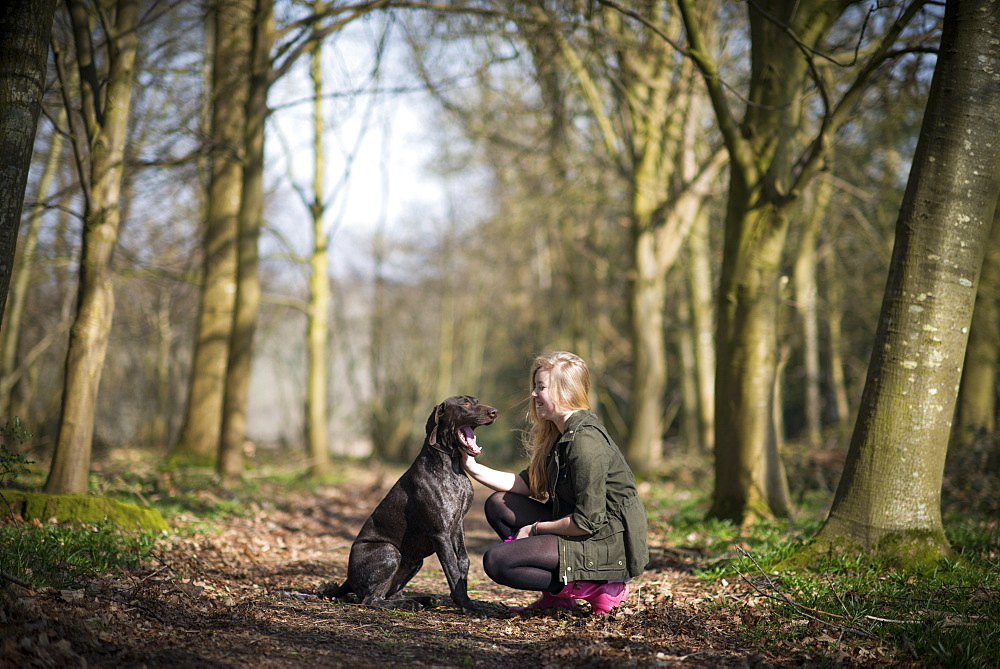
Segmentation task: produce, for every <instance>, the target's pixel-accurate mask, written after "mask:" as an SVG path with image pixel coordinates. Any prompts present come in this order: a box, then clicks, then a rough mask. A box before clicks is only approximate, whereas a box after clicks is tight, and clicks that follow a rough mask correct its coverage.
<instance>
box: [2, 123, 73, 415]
mask: <svg viewBox="0 0 1000 669" xmlns="http://www.w3.org/2000/svg"><path fill="white" fill-rule="evenodd" d="M65 121H66V108H65V107H60V109H59V113H58V118H57V120H56V122H55V124H54V126H53V130H52V135H51V137H50V140H49V151H48V156H47V157H46V159H45V167H44V168H43V170H42V174H41V176H40V177H39V178H38V191H37V195H36V198H35V199H36V200H37V202H36V203H35V204H34V205H32V207H31V213H30V214H29V215H28V229H27V230H26V231H25V234H24V241H23V242H22V243H21V248H19V249H18V253H17V254H16V255H15V260H14V274H13V277H12V279H11V285H10V300H9V301H10V309H9V310H7V311H6V313H5V317H6V321H5V322H4V323H3V330H2V331H0V369H2V373H0V416H12V415H13V414H12V413H11V410H12V407H13V402H12V398H11V393H12V392H13V391H14V385H15V384H16V380H15V369H16V368H17V349H18V345H19V344H20V342H21V324H22V320H23V316H24V309H25V306H26V305H25V299H26V297H27V295H28V286H29V284H30V283H31V275H32V272H33V271H34V269H35V254H36V251H37V249H38V235H39V233H40V232H41V229H42V215H43V214H44V213H45V205H44V204H43V203H44V201H45V199H46V198H47V197H48V196H49V191H50V190H51V188H52V183H53V181H54V180H55V177H56V173H57V172H58V170H59V165H60V164H61V161H62V157H63V156H62V152H63V151H62V150H63V135H62V128H61V126H62V125H63V124H64V123H65ZM0 313H2V312H0ZM3 317H4V316H0V318H3Z"/></svg>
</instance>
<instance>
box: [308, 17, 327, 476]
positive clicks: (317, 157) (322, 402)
mask: <svg viewBox="0 0 1000 669" xmlns="http://www.w3.org/2000/svg"><path fill="white" fill-rule="evenodd" d="M317 9H318V8H317ZM321 54H322V42H320V41H318V40H317V42H316V43H315V44H314V45H313V48H312V69H311V74H312V82H313V96H314V99H313V133H314V135H313V155H314V163H313V201H312V207H311V209H312V231H313V249H312V255H311V257H310V260H309V265H310V268H311V270H312V272H311V274H310V276H309V296H310V302H309V323H308V326H307V332H306V339H307V356H306V360H307V365H308V370H307V375H308V378H307V379H306V435H307V437H308V440H309V476H310V477H312V478H321V477H323V476H326V475H327V474H328V473H329V471H330V437H329V429H328V420H327V396H328V395H329V391H330V388H329V385H330V381H329V368H330V356H329V349H328V347H327V342H328V341H329V339H330V270H329V266H330V259H329V247H330V243H329V237H328V235H327V232H326V220H325V216H324V213H325V212H326V204H325V198H324V193H323V189H324V183H323V182H324V176H325V166H326V154H325V152H324V150H323V132H324V130H323V129H324V123H323V69H322V59H321Z"/></svg>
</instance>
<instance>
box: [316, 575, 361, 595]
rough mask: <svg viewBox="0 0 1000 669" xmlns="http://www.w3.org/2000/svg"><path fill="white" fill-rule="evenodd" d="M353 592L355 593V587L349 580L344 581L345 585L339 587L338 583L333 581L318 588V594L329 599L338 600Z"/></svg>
mask: <svg viewBox="0 0 1000 669" xmlns="http://www.w3.org/2000/svg"><path fill="white" fill-rule="evenodd" d="M351 592H354V587H353V586H352V585H351V582H350V581H349V580H347V581H344V583H343V585H337V582H336V581H331V582H330V583H327V584H326V585H321V586H320V587H318V588H316V594H317V595H318V596H320V597H326V598H327V599H337V598H339V597H343V596H344V595H346V594H348V593H351Z"/></svg>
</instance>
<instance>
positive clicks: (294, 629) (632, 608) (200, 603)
mask: <svg viewBox="0 0 1000 669" xmlns="http://www.w3.org/2000/svg"><path fill="white" fill-rule="evenodd" d="M398 473H399V472H398V471H392V470H388V469H385V470H378V471H373V470H370V469H369V470H359V471H358V472H357V473H356V474H352V477H351V479H350V482H349V483H346V484H342V485H337V486H329V487H320V488H314V489H311V490H303V489H301V488H300V489H295V490H291V491H283V492H282V493H281V494H280V495H278V496H277V498H275V499H272V500H269V502H268V503H266V504H258V503H257V502H254V501H252V500H250V501H247V503H246V504H247V507H248V508H246V509H244V511H245V512H246V513H245V515H244V516H243V517H238V518H231V519H229V520H226V521H225V522H213V521H211V520H206V519H205V518H200V517H199V516H198V515H197V514H195V513H185V514H180V515H178V516H176V517H172V518H170V519H169V520H170V522H171V523H172V525H173V526H174V527H177V528H185V527H186V528H188V529H187V531H178V532H176V533H174V534H172V535H171V536H169V537H166V538H163V539H161V540H159V541H158V542H157V544H156V547H155V549H154V553H153V556H152V557H151V558H150V559H148V560H147V561H146V563H145V565H144V567H143V569H141V570H139V571H138V572H136V573H133V574H129V575H125V576H108V575H101V576H98V577H96V578H94V579H93V580H91V581H90V582H88V583H87V584H86V585H85V586H84V587H81V588H80V589H78V590H56V589H42V590H40V591H33V590H28V589H24V588H20V587H18V586H16V585H8V586H7V587H6V588H0V667H56V666H57V667H85V666H86V667H168V666H170V667H173V666H177V667H308V666H330V667H340V666H350V667H383V666H409V667H432V666H433V667H452V666H481V667H579V666H587V667H629V666H631V667H648V666H750V667H756V666H815V665H827V666H829V665H840V666H844V665H849V666H868V665H871V666H874V665H885V664H892V663H894V662H895V661H896V659H897V658H894V651H893V650H892V649H891V648H888V647H886V646H884V645H882V644H881V643H880V642H878V641H877V640H865V639H851V638H846V637H843V636H842V635H838V633H837V632H836V631H834V630H831V629H827V628H825V627H824V626H823V625H822V624H820V623H817V622H814V621H810V620H808V619H802V620H790V619H788V618H778V617H775V619H774V620H773V625H774V626H775V632H776V633H775V634H774V636H773V638H768V639H765V640H764V641H761V640H760V638H759V636H758V637H757V638H756V639H754V640H749V639H747V638H746V636H745V635H741V634H740V631H741V627H742V626H743V624H744V623H745V622H747V621H748V616H749V620H753V621H756V622H757V623H759V621H760V618H761V616H767V615H770V614H769V613H767V607H766V606H764V599H763V598H762V597H761V596H760V595H759V594H758V593H757V591H755V589H754V588H753V587H752V585H751V583H750V581H749V580H747V581H746V582H730V581H728V580H726V579H724V578H720V579H716V580H714V581H713V580H706V579H703V578H699V577H697V576H695V575H694V573H693V570H694V569H695V568H696V567H697V566H698V565H699V564H700V563H704V561H705V560H706V559H707V557H706V556H704V555H702V554H701V553H700V551H699V550H698V549H697V548H694V547H679V546H668V545H664V542H663V541H662V540H661V539H659V538H658V537H656V536H650V549H651V558H652V562H651V565H650V568H649V570H648V571H647V572H646V573H645V574H643V575H642V576H641V577H639V578H638V579H635V580H634V581H633V582H632V593H631V595H630V597H629V599H628V600H627V601H626V602H625V603H624V604H623V605H622V606H621V607H619V608H618V609H616V610H615V611H614V612H613V613H612V614H611V615H608V616H602V617H592V616H590V615H589V612H588V611H587V605H586V604H581V606H579V607H578V610H576V611H573V612H570V611H565V610H558V611H555V610H549V611H528V612H522V613H512V612H509V611H508V606H510V605H517V604H520V605H523V604H527V603H529V602H530V601H531V600H532V599H533V598H534V595H533V594H532V593H526V592H519V591H514V590H510V589H508V588H504V587H501V586H498V585H496V584H494V583H493V582H492V581H490V580H489V578H487V577H486V575H485V574H484V572H483V569H482V554H483V552H484V551H485V550H486V549H487V548H488V547H489V546H490V545H491V544H492V543H493V542H494V541H495V538H494V536H493V535H492V532H491V531H490V528H489V526H488V525H487V524H486V521H485V519H484V517H483V513H482V500H483V499H485V491H484V490H483V489H482V488H481V487H479V486H477V500H476V502H475V503H474V504H473V508H472V510H471V511H470V513H469V515H468V516H467V518H466V531H467V544H468V548H469V553H470V557H471V561H472V567H471V569H470V574H469V582H470V595H471V597H472V598H473V600H474V601H476V602H477V603H478V604H479V605H480V607H481V608H482V617H478V618H477V617H467V616H464V615H462V612H461V611H460V609H458V608H457V607H456V606H455V605H454V604H453V603H452V602H451V600H450V598H449V597H448V586H447V582H446V580H445V578H444V574H443V572H442V571H441V569H440V565H439V563H438V561H437V558H436V557H430V558H428V559H427V560H426V561H425V563H424V567H423V569H422V570H421V571H420V572H419V573H418V574H417V576H416V577H415V578H414V579H413V581H412V582H411V583H410V586H409V587H408V588H407V592H408V593H411V594H412V593H421V594H434V595H440V597H439V599H440V604H438V605H437V606H433V607H430V608H427V609H424V610H420V611H401V610H382V609H377V608H369V607H364V606H361V605H358V604H350V603H343V602H339V601H330V600H325V599H318V598H315V597H313V596H310V595H309V594H307V593H308V592H309V591H310V590H312V589H314V588H317V587H319V586H320V585H322V584H324V583H327V582H329V581H338V582H339V581H340V580H341V579H343V577H344V576H345V574H346V570H347V559H348V553H349V551H350V546H351V542H352V541H353V539H354V537H355V535H356V534H357V532H358V530H359V529H360V527H361V524H362V523H363V521H364V520H365V518H366V517H367V515H368V513H369V512H370V511H371V509H372V508H373V507H374V506H375V504H376V503H377V502H378V500H379V499H380V498H381V497H382V496H383V495H384V494H385V492H386V491H387V490H388V487H389V486H390V485H391V484H392V483H393V481H394V480H395V477H396V475H397V474H398ZM200 494H201V495H202V496H204V498H205V502H206V506H211V505H212V503H213V502H215V501H217V500H216V499H215V496H217V495H219V494H221V493H219V492H218V491H209V490H203V491H202V492H201V493H200ZM716 557H717V556H716ZM734 580H739V579H734ZM789 625H791V626H799V628H800V630H801V628H802V627H810V626H811V627H815V630H814V633H812V631H811V632H810V634H809V635H808V637H807V642H806V643H803V642H802V641H801V638H802V637H801V635H799V639H800V640H799V641H798V642H796V643H794V644H791V643H788V642H784V641H782V640H781V638H780V637H781V636H782V635H781V634H778V633H777V632H778V631H779V627H781V626H789ZM838 637H839V638H838Z"/></svg>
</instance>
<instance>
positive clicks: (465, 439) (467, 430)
mask: <svg viewBox="0 0 1000 669" xmlns="http://www.w3.org/2000/svg"><path fill="white" fill-rule="evenodd" d="M458 437H459V439H461V440H462V444H463V445H464V446H465V450H467V451H468V452H469V455H471V456H472V457H476V456H478V455H479V454H480V453H482V452H483V449H481V448H479V446H478V445H477V444H476V433H475V432H473V431H472V428H471V427H468V426H463V427H461V428H459V430H458Z"/></svg>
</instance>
